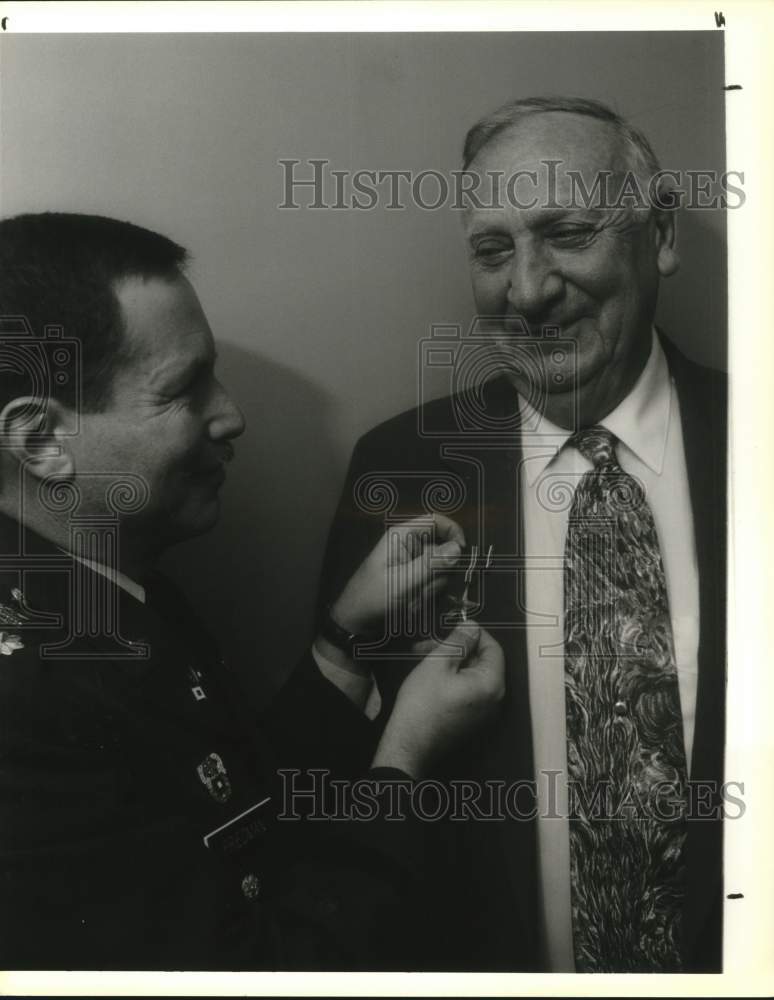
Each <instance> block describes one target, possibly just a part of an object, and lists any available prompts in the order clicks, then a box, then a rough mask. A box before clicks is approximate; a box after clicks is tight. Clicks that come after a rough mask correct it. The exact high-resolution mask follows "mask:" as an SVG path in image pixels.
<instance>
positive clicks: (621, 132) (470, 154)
mask: <svg viewBox="0 0 774 1000" xmlns="http://www.w3.org/2000/svg"><path fill="white" fill-rule="evenodd" d="M551 111H563V112H565V113H566V114H572V115H586V116H587V117H589V118H596V119H597V120H598V121H602V122H607V123H608V124H609V125H611V126H612V127H613V129H614V130H615V131H616V133H617V134H618V136H619V137H620V138H621V139H622V140H623V141H624V144H625V147H626V149H627V150H628V152H629V155H630V157H631V160H630V166H631V167H632V168H633V169H634V170H635V172H639V171H644V172H645V173H646V174H647V175H649V176H651V177H652V176H653V175H654V174H657V173H658V172H659V170H660V167H659V163H658V159H657V157H656V154H655V153H654V152H653V149H652V147H651V145H650V143H649V142H648V140H647V139H646V138H645V136H644V134H643V133H642V132H640V130H639V129H637V128H635V127H634V126H633V125H630V124H629V122H627V121H626V120H625V119H624V118H622V117H621V116H620V115H619V114H616V112H615V111H613V110H612V108H609V107H608V106H607V105H606V104H602V102H601V101H592V100H589V99H587V98H584V97H524V98H521V99H519V100H516V101H509V102H508V103H507V104H503V105H502V107H499V108H498V109H497V110H496V111H493V112H492V113H491V114H489V115H485V117H483V118H481V119H480V120H479V121H477V122H476V124H475V125H474V126H473V127H472V128H471V129H470V130H469V132H468V134H467V135H466V136H465V145H464V146H463V152H462V169H463V170H467V169H468V167H469V166H470V164H471V163H472V162H473V160H474V159H475V158H476V156H478V154H479V153H480V151H481V150H482V149H483V148H484V146H486V145H487V144H488V143H490V142H491V141H492V139H494V138H495V136H497V135H499V134H500V133H501V132H503V131H505V129H507V128H509V127H510V126H511V125H516V124H518V123H519V122H520V121H522V120H523V119H524V118H526V117H528V116H529V115H536V114H543V113H545V112H551Z"/></svg>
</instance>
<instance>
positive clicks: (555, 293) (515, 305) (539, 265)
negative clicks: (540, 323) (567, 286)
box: [508, 250, 564, 318]
mask: <svg viewBox="0 0 774 1000" xmlns="http://www.w3.org/2000/svg"><path fill="white" fill-rule="evenodd" d="M563 292H564V281H563V279H562V276H561V274H560V273H559V270H558V269H557V268H556V266H555V265H554V262H553V261H552V260H551V257H550V256H549V255H548V254H545V253H543V252H541V251H540V250H527V251H522V252H518V251H517V252H516V253H515V254H514V255H513V264H512V266H511V272H510V276H509V283H508V302H509V304H510V306H511V308H512V309H513V310H514V311H515V312H517V313H519V314H523V315H524V316H526V317H527V318H531V317H535V318H541V317H542V316H544V315H545V313H546V311H547V310H548V308H549V307H550V306H551V305H552V304H553V303H554V302H555V301H556V300H557V299H559V298H561V296H562V294H563Z"/></svg>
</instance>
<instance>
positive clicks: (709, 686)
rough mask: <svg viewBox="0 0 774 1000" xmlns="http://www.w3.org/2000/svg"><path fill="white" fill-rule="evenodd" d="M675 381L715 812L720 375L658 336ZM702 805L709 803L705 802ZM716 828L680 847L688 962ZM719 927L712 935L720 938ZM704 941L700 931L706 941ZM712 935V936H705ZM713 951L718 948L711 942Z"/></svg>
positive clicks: (715, 885) (704, 777)
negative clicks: (691, 525) (695, 570)
mask: <svg viewBox="0 0 774 1000" xmlns="http://www.w3.org/2000/svg"><path fill="white" fill-rule="evenodd" d="M661 340H662V344H663V346H664V350H665V353H666V355H667V358H668V361H669V367H670V371H671V373H672V375H673V377H674V379H675V386H676V389H677V394H678V399H679V402H680V416H681V420H682V427H683V442H684V448H685V459H686V465H687V470H688V481H689V485H690V495H691V506H692V512H693V521H694V535H695V542H696V557H697V564H698V574H699V614H700V642H699V655H698V663H699V677H698V689H697V696H696V728H695V734H694V744H693V755H692V760H691V783H692V785H693V786H694V787H698V784H697V783H702V784H703V785H705V787H707V788H711V789H713V794H712V798H711V801H712V805H713V806H715V807H716V808H718V809H719V808H720V807H721V805H722V800H721V797H720V794H719V789H720V786H721V785H722V782H723V778H724V772H723V763H724V734H725V683H726V657H725V625H726V601H725V592H726V555H725V554H726V450H727V443H726V427H727V422H726V400H725V390H724V386H723V384H722V376H718V375H717V373H711V372H709V371H707V370H706V369H705V370H702V369H701V368H699V367H698V366H696V365H693V364H692V363H691V362H689V361H688V360H687V359H686V358H685V357H684V356H683V355H682V354H681V353H680V352H679V351H678V350H677V349H676V348H675V347H674V345H672V344H671V343H670V342H669V341H667V340H666V338H664V337H663V336H662V338H661ZM705 801H707V800H705ZM722 849H723V846H722V824H721V821H720V819H719V818H718V819H716V820H712V821H709V820H698V819H697V820H694V821H692V822H690V823H689V827H688V840H687V845H686V859H687V868H688V871H687V892H686V902H685V909H684V917H683V919H684V935H685V951H686V955H687V956H688V957H689V960H690V957H691V956H692V955H693V954H694V952H695V950H696V947H697V940H698V938H699V935H700V934H702V932H703V931H704V928H705V927H706V925H707V921H708V919H709V917H710V915H711V914H712V912H713V907H714V915H713V919H714V916H715V915H717V916H718V917H719V912H720V906H721V903H722V878H721V872H722ZM719 934H720V924H719V921H718V925H717V930H716V931H715V932H714V936H715V937H719ZM704 936H705V937H706V936H707V935H706V933H705V935H704ZM712 936H713V933H712V932H710V934H709V937H710V938H711V937H712ZM716 947H717V950H718V953H719V950H720V942H719V940H718V941H717V945H716Z"/></svg>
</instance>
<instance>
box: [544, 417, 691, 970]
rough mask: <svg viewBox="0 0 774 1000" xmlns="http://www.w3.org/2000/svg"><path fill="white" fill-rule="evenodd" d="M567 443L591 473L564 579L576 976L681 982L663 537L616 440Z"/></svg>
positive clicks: (679, 798) (679, 760)
mask: <svg viewBox="0 0 774 1000" xmlns="http://www.w3.org/2000/svg"><path fill="white" fill-rule="evenodd" d="M568 443H569V444H570V445H573V446H574V447H576V448H577V449H578V450H579V451H580V452H581V454H582V455H584V456H585V457H586V458H587V459H588V460H589V461H590V462H591V463H592V465H593V466H594V467H593V469H591V471H589V472H587V473H585V474H584V475H583V476H582V478H581V479H580V481H579V483H578V485H577V488H576V490H575V495H574V497H573V502H572V507H571V509H570V518H569V525H568V531H567V542H566V547H565V571H564V572H565V577H564V601H565V623H564V637H565V697H566V709H567V767H568V779H569V796H570V797H569V804H570V810H569V815H570V877H571V891H572V923H573V941H574V950H575V964H576V969H577V971H578V972H674V971H679V970H680V910H681V905H682V900H683V884H684V875H685V869H684V863H683V845H684V841H685V831H686V827H685V814H686V795H687V785H686V782H687V773H686V771H687V769H686V761H685V746H684V743H683V726H682V714H681V710H680V692H679V688H678V682H677V671H676V668H675V659H674V650H673V644H672V627H671V623H670V619H669V604H668V600H667V591H666V582H665V578H664V570H663V566H662V563H661V553H660V551H659V545H658V537H657V535H656V527H655V524H654V522H653V515H652V513H651V510H650V507H649V506H648V504H647V501H646V499H645V495H644V492H643V489H642V486H641V484H640V483H639V482H638V481H637V480H636V479H635V478H634V477H632V476H630V475H628V474H627V473H626V472H624V471H623V469H622V468H621V466H620V465H619V464H618V460H617V458H616V454H615V438H614V436H613V435H612V434H611V433H610V432H609V431H608V430H606V429H605V428H604V427H591V428H588V429H586V430H582V431H579V432H578V433H577V434H575V435H573V437H572V438H570V441H569V442H568Z"/></svg>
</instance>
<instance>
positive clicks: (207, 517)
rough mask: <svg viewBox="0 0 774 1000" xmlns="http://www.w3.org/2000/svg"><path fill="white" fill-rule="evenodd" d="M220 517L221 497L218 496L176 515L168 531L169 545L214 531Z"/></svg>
mask: <svg viewBox="0 0 774 1000" xmlns="http://www.w3.org/2000/svg"><path fill="white" fill-rule="evenodd" d="M219 518H220V499H219V498H218V497H217V496H216V497H215V498H214V499H213V500H211V501H209V502H208V503H206V504H202V505H201V506H197V508H196V510H191V511H185V512H183V513H181V514H180V515H179V516H178V517H176V518H175V519H174V520H173V522H172V523H171V525H170V526H169V530H168V532H167V538H168V539H169V543H168V544H169V545H178V544H179V543H180V542H185V541H188V540H189V539H193V538H198V537H199V535H206V534H207V532H208V531H212V529H213V528H214V527H215V525H216V524H217V523H218V519H219Z"/></svg>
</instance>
